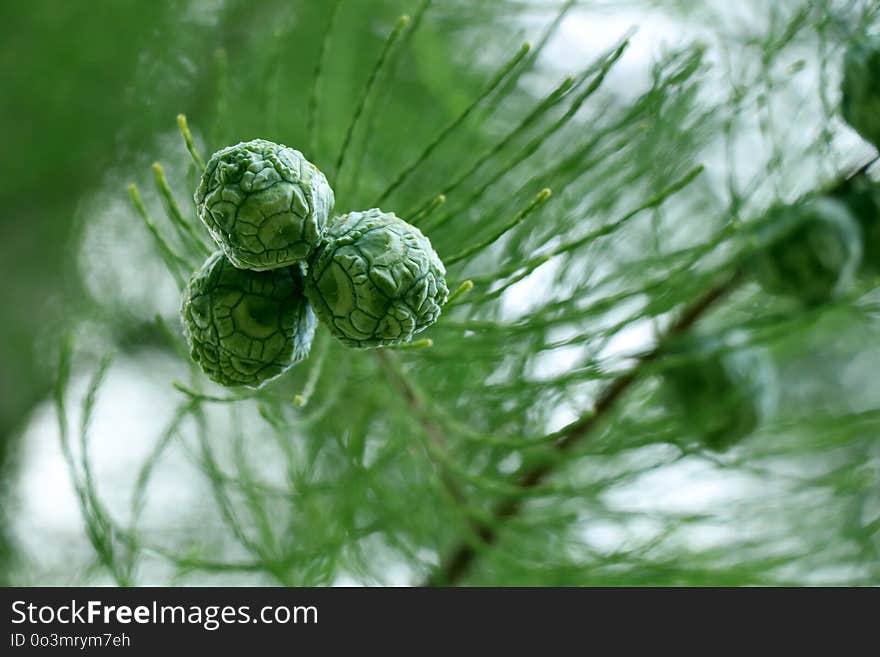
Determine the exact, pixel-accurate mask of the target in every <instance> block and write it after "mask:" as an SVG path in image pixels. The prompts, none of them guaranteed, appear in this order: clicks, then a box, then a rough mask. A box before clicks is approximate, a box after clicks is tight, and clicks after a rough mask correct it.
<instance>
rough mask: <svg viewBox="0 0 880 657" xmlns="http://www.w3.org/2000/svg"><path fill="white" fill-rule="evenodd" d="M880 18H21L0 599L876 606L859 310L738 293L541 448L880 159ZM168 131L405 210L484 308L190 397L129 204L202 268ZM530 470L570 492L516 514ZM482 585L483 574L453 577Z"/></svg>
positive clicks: (774, 7)
mask: <svg viewBox="0 0 880 657" xmlns="http://www.w3.org/2000/svg"><path fill="white" fill-rule="evenodd" d="M877 13H878V8H877V6H876V3H873V2H867V1H864V2H859V1H857V0H840V1H832V0H823V1H819V2H816V1H813V0H811V1H807V0H784V1H779V2H765V1H763V0H748V1H745V2H740V3H729V2H721V1H718V2H715V1H713V0H701V1H698V0H678V1H675V2H652V1H651V0H628V1H626V2H619V1H614V2H611V1H602V0H578V1H577V2H563V1H558V0H531V1H527V0H519V1H518V0H492V1H490V0H485V1H480V2H471V1H468V0H433V2H427V1H425V0H387V1H385V0H339V2H334V1H333V0H327V1H324V0H321V1H319V0H297V1H294V0H284V1H281V0H260V1H259V2H250V1H247V2H245V1H241V0H186V1H184V0H162V1H155V2H145V1H143V0H113V1H109V0H100V1H96V2H63V1H61V0H32V1H31V2H28V3H14V2H2V3H0V124H2V125H3V126H4V130H3V146H2V153H3V156H2V158H0V166H2V171H0V207H2V208H3V213H2V217H0V230H2V238H0V280H2V285H0V290H2V304H0V510H2V519H0V582H2V583H4V584H22V585H31V584H51V585H62V584H80V583H119V584H158V583H173V584H288V585H340V584H379V585H410V584H419V583H421V582H424V581H448V583H469V584H492V585H508V584H521V585H522V584H524V585H533V584H542V585H581V584H605V585H618V584H619V585H627V584H657V585H666V584H675V585H704V584H734V585H740V584H766V583H782V584H875V585H876V584H878V583H880V487H878V483H880V481H878V480H880V442H878V440H877V431H878V422H880V413H878V409H880V386H878V384H877V379H876V372H877V371H878V367H880V349H878V345H880V340H878V337H880V315H878V312H877V310H878V309H877V303H878V297H877V294H876V293H874V292H873V289H874V285H873V283H872V276H871V275H863V274H860V275H859V276H858V277H857V280H853V281H847V282H848V287H847V289H846V290H845V294H842V295H840V296H838V297H837V298H835V299H833V300H830V301H829V302H827V303H823V304H819V305H815V304H814V305H804V304H802V303H799V302H798V300H797V299H792V298H788V297H785V296H778V295H774V294H769V293H767V292H765V291H764V290H763V289H762V288H761V286H759V285H758V284H757V283H756V282H755V281H754V280H753V278H752V277H751V276H750V275H749V271H748V267H746V270H745V274H744V275H743V276H740V277H739V278H737V281H736V285H735V286H732V287H731V289H730V290H729V291H728V294H726V295H725V297H724V299H723V300H721V301H720V302H719V303H718V304H716V305H715V306H714V307H713V308H712V310H711V312H707V313H706V314H705V316H704V317H701V319H700V321H699V322H698V323H696V324H695V326H694V327H693V328H692V329H690V330H688V331H687V332H686V334H683V335H681V336H677V339H676V341H675V342H676V345H675V350H674V351H675V353H676V354H678V356H679V357H678V358H677V359H676V358H671V359H660V361H659V363H654V364H652V366H651V367H649V368H642V370H643V371H640V374H639V377H638V381H637V382H635V383H634V384H633V385H632V386H630V387H629V388H628V390H627V391H626V394H625V395H623V396H622V397H621V399H619V400H617V401H616V403H615V404H614V407H613V409H611V410H609V411H607V412H604V411H603V414H602V417H601V420H600V421H599V422H597V423H596V425H595V427H592V428H591V429H590V433H589V435H588V436H585V437H584V438H583V439H579V440H578V442H577V444H576V445H575V446H574V447H573V448H572V449H570V450H568V451H566V452H565V453H564V454H559V453H557V452H555V451H554V450H553V449H552V447H551V446H552V444H553V442H554V440H556V439H558V438H560V437H564V436H565V435H567V434H570V433H572V432H573V431H575V430H576V429H577V427H579V426H580V425H581V424H583V423H584V422H587V421H589V418H590V417H591V413H592V412H593V408H594V405H595V403H596V401H597V399H601V395H602V391H603V390H606V389H607V387H608V386H609V385H613V383H614V382H615V381H616V380H618V379H619V377H620V376H621V375H622V374H625V373H626V372H628V371H629V369H630V368H632V367H633V366H634V365H635V364H636V363H637V359H638V357H639V356H640V355H641V354H644V353H645V352H647V351H650V350H651V349H653V348H655V347H656V345H657V344H658V341H660V340H662V337H661V336H663V335H665V334H666V333H667V332H668V329H669V327H670V326H671V325H672V323H673V322H674V321H675V317H677V316H678V315H679V313H681V311H682V309H683V308H686V307H688V304H690V303H692V302H693V301H694V300H695V299H699V298H701V295H703V294H705V293H706V292H707V291H710V290H712V289H714V287H715V286H717V285H718V284H719V280H720V281H726V280H728V279H727V276H728V275H729V274H732V273H733V272H735V271H743V270H742V262H743V261H744V260H743V258H744V256H743V253H745V252H747V251H749V249H751V250H752V251H754V250H756V249H758V248H759V240H757V239H756V238H755V237H754V234H753V232H750V229H749V226H752V225H760V224H761V222H762V221H763V220H764V218H765V216H766V211H767V208H768V207H770V206H772V205H773V204H774V203H778V202H792V201H795V200H796V199H798V198H801V197H803V196H804V195H809V194H814V193H816V192H817V190H822V189H825V188H828V187H830V186H833V185H834V184H835V181H837V180H839V179H841V178H842V177H843V176H845V175H847V173H848V172H850V171H852V170H854V169H857V168H858V167H860V166H861V165H863V164H864V163H865V162H868V161H870V159H871V158H872V157H873V155H874V151H873V148H872V147H871V146H870V145H869V144H866V143H865V142H864V141H862V140H861V139H860V138H859V136H858V135H857V134H856V133H855V132H853V131H852V130H851V129H850V128H849V127H848V126H846V125H845V123H844V122H843V121H842V120H841V118H840V116H839V110H838V107H839V102H840V92H839V85H840V78H841V72H840V66H841V60H842V56H843V51H844V48H845V46H846V44H848V43H850V42H851V41H852V40H853V39H854V38H855V37H857V36H859V35H863V34H866V33H869V32H871V31H872V30H876V22H877V21H876V18H875V16H876V14H877ZM402 15H408V16H409V17H410V21H409V22H408V23H406V24H399V23H398V19H399V17H400V16H402ZM395 25H399V29H398V30H397V31H395ZM389 35H391V36H390V37H389ZM389 38H390V40H389ZM525 42H529V43H530V44H531V49H530V50H529V51H528V53H525V52H523V51H521V47H522V44H523V43H525ZM383 53H384V54H383ZM517 53H519V55H518V54H517ZM567 76H570V77H567ZM178 113H184V114H185V115H186V116H187V117H188V120H189V124H190V127H191V128H192V131H193V134H194V137H195V143H196V147H197V148H198V149H199V150H200V151H201V152H202V154H203V155H208V154H210V153H211V152H213V151H214V150H216V149H218V148H220V147H222V146H225V145H228V144H231V143H235V142H238V141H242V140H247V139H252V138H256V137H263V138H267V139H272V140H275V141H279V142H283V143H285V144H288V145H291V146H293V147H296V148H298V149H300V150H302V151H303V152H304V153H305V155H306V156H307V157H308V158H309V159H311V160H312V161H313V162H314V163H315V164H317V165H318V166H319V167H320V168H321V169H322V170H324V171H325V172H326V173H327V175H328V177H329V178H330V181H331V184H332V185H333V186H334V189H335V191H336V198H337V210H338V211H339V212H344V211H347V210H351V209H362V208H366V207H372V206H373V205H375V204H376V202H377V200H380V199H381V205H382V207H383V208H385V209H388V210H394V211H396V212H397V213H398V214H400V215H401V216H403V217H407V218H413V217H418V219H419V221H420V226H421V227H422V229H423V230H424V231H425V232H426V234H428V235H429V237H430V238H431V239H432V241H433V243H434V245H435V247H436V248H437V250H438V251H439V253H440V255H441V256H442V257H444V258H446V259H449V260H451V261H453V263H454V264H452V265H451V266H450V267H449V280H450V283H451V287H452V288H455V287H457V285H458V284H460V283H462V282H463V281H465V280H472V281H473V283H474V288H473V289H472V290H471V291H469V292H467V293H466V294H464V295H462V296H461V297H459V298H458V299H456V302H455V303H454V304H453V305H450V306H449V307H448V308H447V309H446V310H445V312H444V314H443V317H442V318H441V321H440V322H439V323H438V324H437V325H436V326H435V327H433V328H431V329H430V330H429V331H428V332H427V333H426V334H425V337H427V338H430V339H431V340H432V341H433V346H430V347H422V348H413V349H407V350H382V351H380V352H352V351H349V350H347V349H345V348H344V347H342V346H341V345H339V344H337V343H336V342H335V341H334V340H333V339H332V338H330V336H328V335H326V334H323V333H319V335H318V336H317V338H316V342H315V345H314V346H313V352H312V356H311V357H310V358H309V360H308V361H306V362H305V363H303V364H301V365H299V366H297V367H296V368H294V369H293V370H291V372H289V373H288V374H287V375H286V376H285V377H283V378H282V379H281V380H279V381H278V382H276V383H273V384H272V385H271V386H269V387H267V388H266V389H264V390H261V391H260V392H259V393H254V392H252V391H236V390H223V389H221V388H218V387H217V386H214V385H213V384H210V382H208V381H207V380H206V379H205V378H204V377H203V376H201V375H200V373H199V372H198V371H197V370H196V369H194V368H193V366H192V364H191V362H190V361H189V359H188V357H187V354H186V351H185V345H184V343H183V340H182V336H181V330H180V325H179V320H178V317H177V312H178V307H179V299H180V293H179V289H178V286H177V284H176V283H175V279H174V277H173V276H172V275H171V273H170V272H169V271H168V269H167V268H166V266H165V264H164V263H163V261H162V259H161V257H160V255H159V251H158V250H157V248H156V243H155V241H154V240H153V237H152V236H151V234H150V232H149V231H148V230H147V228H146V226H145V225H144V222H143V220H142V218H141V217H140V216H139V214H138V212H137V211H136V210H135V209H134V208H133V207H132V206H131V203H130V201H129V197H128V192H127V190H126V186H127V184H129V183H130V182H133V183H135V184H136V185H137V187H138V189H139V190H140V193H141V196H142V197H143V198H144V201H145V204H146V207H147V210H148V212H149V214H150V217H151V219H152V221H154V222H155V224H156V226H158V229H159V232H160V234H162V235H163V236H165V238H166V239H168V240H169V242H170V243H171V244H172V246H173V248H175V249H177V250H179V251H180V252H181V253H182V255H183V257H184V258H187V259H188V260H190V261H191V262H192V266H193V267H196V266H197V265H198V264H199V262H198V260H199V259H198V258H197V257H195V256H194V255H193V254H189V253H186V252H185V250H184V249H183V246H182V245H181V244H178V243H175V242H174V233H173V231H172V230H171V223H170V222H169V221H168V219H167V217H166V214H165V205H164V203H165V201H164V200H163V197H162V196H161V194H160V193H159V191H158V190H157V188H156V186H155V184H154V178H153V172H152V170H151V164H152V163H153V162H159V163H161V165H162V167H163V170H164V172H165V175H166V176H167V179H168V181H169V184H170V187H171V189H172V191H173V197H174V199H176V202H177V203H178V204H179V206H180V208H181V209H182V211H183V212H184V214H185V216H186V217H187V218H189V219H191V220H192V221H194V222H195V221H196V220H195V215H194V208H193V205H192V200H191V194H192V191H193V189H194V187H195V184H196V181H197V171H196V170H195V168H194V166H193V164H192V162H191V160H190V158H189V156H188V153H187V150H186V147H185V145H184V142H183V139H182V138H181V136H180V133H179V132H178V129H177V124H176V116H177V114H178ZM340 160H341V161H342V166H341V167H339V166H338V163H339V162H340ZM401 174H405V175H403V180H402V181H401V183H400V184H399V185H395V186H393V188H391V189H390V190H389V186H390V185H392V183H394V182H395V181H396V180H397V179H398V177H399V176H401ZM869 177H870V176H869ZM544 188H549V189H551V191H552V196H551V197H550V199H549V200H546V201H545V202H541V203H539V204H538V205H536V206H535V207H533V208H532V209H531V210H530V211H529V212H528V213H527V214H525V215H524V214H522V213H523V210H524V209H525V208H528V207H529V204H530V202H531V201H532V200H533V199H535V198H536V194H538V193H539V192H540V191H541V190H542V189H544ZM386 190H389V193H387V194H386V193H385V192H386ZM439 194H444V195H445V203H443V204H442V205H438V204H432V200H433V199H436V198H437V196H438V195H439ZM542 198H543V197H542ZM425 208H428V210H427V211H424V212H422V213H421V214H419V209H423V210H424V209H425ZM518 213H519V214H518ZM515 219H516V220H521V221H517V222H514V220H515ZM512 223H516V225H514V226H511V224H512ZM495 237H498V239H497V240H495V239H494V238H495ZM483 242H491V244H489V245H488V246H487V247H486V248H484V249H481V250H480V251H478V252H477V253H474V254H470V255H469V254H467V253H466V251H467V250H468V249H469V248H470V247H472V246H474V245H477V244H481V243H483ZM460 254H463V255H466V256H467V257H462V258H461V259H458V258H457V257H456V256H457V255H460ZM745 261H747V258H746V260H745ZM682 354H683V355H682ZM664 363H665V364H664ZM682 368H683V369H682ZM297 395H299V396H300V397H301V398H304V399H301V401H304V402H305V403H304V404H303V405H298V404H297V403H295V399H296V397H297ZM722 448H723V449H722ZM536 464H549V465H548V466H547V467H548V471H549V472H550V474H549V475H548V476H547V477H546V478H544V479H543V480H542V481H541V482H540V484H539V485H537V486H534V487H529V488H527V489H524V488H523V487H522V486H521V485H519V482H520V477H522V476H523V473H528V472H529V471H531V469H533V468H535V467H538V466H536ZM510 499H516V500H517V502H516V511H515V513H512V514H509V515H510V517H501V518H500V517H499V516H498V514H497V513H496V510H497V509H498V508H499V507H498V505H502V507H503V505H504V504H505V503H506V501H509V500H510ZM487 527H489V528H491V530H489V534H487V532H486V528H487ZM481 528H482V529H481ZM487 535H491V538H490V539H489V540H486V537H487ZM462 546H464V547H462ZM456 549H464V550H465V551H467V552H469V553H470V554H471V557H470V558H469V563H468V567H467V569H466V570H465V571H464V572H462V573H461V574H458V575H455V577H450V576H449V572H448V569H447V572H445V574H444V569H446V566H447V565H448V559H449V555H450V554H453V553H454V552H455V550H456ZM432 577H433V578H434V579H433V580H431V579H430V578H432ZM444 578H445V579H444Z"/></svg>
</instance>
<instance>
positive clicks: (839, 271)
mask: <svg viewBox="0 0 880 657" xmlns="http://www.w3.org/2000/svg"><path fill="white" fill-rule="evenodd" d="M769 217H771V218H772V223H771V224H770V231H772V237H770V238H769V239H768V243H767V246H766V247H765V248H764V249H762V250H761V251H760V252H759V254H758V255H757V256H756V258H755V259H754V262H753V264H754V268H755V274H756V275H757V278H758V281H759V282H760V283H761V286H762V287H763V288H764V289H765V290H766V291H767V292H769V293H771V294H777V295H781V296H787V297H792V298H796V299H799V300H800V301H802V302H803V303H804V304H806V305H817V304H821V303H826V302H828V301H830V300H831V299H833V298H835V297H836V296H838V295H840V294H841V293H843V292H845V291H846V290H847V289H848V288H849V286H850V285H851V284H852V281H853V278H854V276H855V273H856V270H857V269H858V267H859V265H860V264H861V262H862V235H861V231H860V228H859V225H858V223H857V222H856V220H855V219H854V218H853V216H852V214H851V213H850V211H849V210H848V209H847V207H846V205H844V204H843V203H842V202H840V201H838V200H834V199H831V198H827V197H821V198H816V199H812V200H810V201H806V202H803V203H798V204H795V205H789V206H784V207H780V208H777V209H775V210H773V211H771V213H770V215H769Z"/></svg>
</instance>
